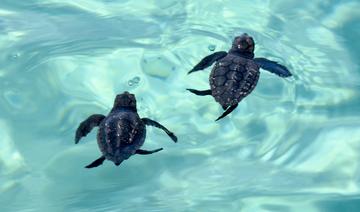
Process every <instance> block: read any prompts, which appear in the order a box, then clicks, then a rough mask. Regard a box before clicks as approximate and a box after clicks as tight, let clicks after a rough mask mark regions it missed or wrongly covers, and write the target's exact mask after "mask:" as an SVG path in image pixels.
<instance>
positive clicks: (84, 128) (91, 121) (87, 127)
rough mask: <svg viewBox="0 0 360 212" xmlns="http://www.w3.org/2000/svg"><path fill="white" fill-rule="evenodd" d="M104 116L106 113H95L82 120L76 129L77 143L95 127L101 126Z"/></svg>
mask: <svg viewBox="0 0 360 212" xmlns="http://www.w3.org/2000/svg"><path fill="white" fill-rule="evenodd" d="M104 118H105V116H104V115H101V114H94V115H91V116H89V117H88V118H87V119H86V120H85V121H83V122H81V123H80V125H79V127H78V128H77V130H76V135H75V144H77V143H79V141H80V139H81V137H84V136H86V135H87V134H88V133H89V132H90V131H91V130H92V129H93V128H94V127H97V126H99V125H100V123H101V121H102V120H103V119H104Z"/></svg>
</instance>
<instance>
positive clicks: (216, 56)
mask: <svg viewBox="0 0 360 212" xmlns="http://www.w3.org/2000/svg"><path fill="white" fill-rule="evenodd" d="M226 55H227V52H225V51H221V52H215V53H213V54H211V55H208V56H206V57H204V58H203V59H202V60H201V61H200V62H199V63H198V64H197V65H195V67H194V68H193V69H191V70H190V71H189V72H188V74H191V73H192V72H195V71H200V70H203V69H205V68H207V67H209V66H211V65H212V64H213V63H214V62H216V61H218V60H220V59H221V58H223V57H225V56H226Z"/></svg>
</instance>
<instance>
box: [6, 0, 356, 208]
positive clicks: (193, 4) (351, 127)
mask: <svg viewBox="0 0 360 212" xmlns="http://www.w3.org/2000/svg"><path fill="white" fill-rule="evenodd" d="M359 6H360V3H359V2H358V1H355V0H353V1H345V0H344V1H321V0H316V1H311V2H307V3H305V2H303V1H295V0H290V1H289V0H287V1H285V0H281V1H260V0H256V1H231V0H219V1H208V2H207V1H200V0H199V1H175V0H146V1H145V0H135V1H110V0H101V1H95V0H78V1H62V0H29V1H26V2H20V1H19V2H16V1H12V0H11V1H10V0H1V2H0V48H1V52H2V53H1V55H0V135H1V137H0V211H88V210H91V211H240V210H241V211H357V210H359V206H358V205H359V201H360V200H359V199H360V195H359V194H360V187H359V186H360V178H359V176H360V165H359V159H360V153H359V152H360V151H359V150H360V121H359V120H360V119H359V116H360V113H359V111H360V110H359V103H360V98H359V91H360V76H359V75H360V68H359V60H358V58H359V56H360V46H359V42H358V38H359V36H360V25H359V23H360V12H359V10H358V9H357V8H359ZM243 32H247V33H249V34H251V35H252V36H253V37H254V40H255V42H256V50H255V53H256V55H257V56H262V57H267V58H269V59H273V60H276V61H278V62H280V63H282V64H284V65H286V66H287V67H288V68H289V69H290V70H291V72H292V73H293V74H294V77H292V78H291V79H281V78H279V77H277V76H275V75H272V74H270V73H268V72H266V71H262V72H261V76H260V80H259V83H258V86H257V87H256V89H255V90H254V92H253V93H252V94H251V95H250V96H248V97H247V98H246V99H244V100H243V101H242V102H241V103H240V104H239V106H238V108H237V109H236V110H235V111H234V112H233V113H232V114H231V115H230V116H229V117H228V118H226V119H223V120H222V121H220V122H214V119H216V118H217V117H218V116H219V115H220V114H221V113H222V110H221V107H220V106H219V105H218V104H217V103H216V102H215V101H214V100H213V98H211V97H199V96H194V95H192V94H191V93H188V92H186V90H185V89H186V88H197V89H207V88H208V87H209V84H208V74H209V70H207V71H204V72H199V73H196V74H192V75H190V76H188V75H187V74H186V73H187V72H188V70H190V69H191V68H192V66H193V65H194V64H196V63H197V62H198V61H199V60H200V59H201V58H202V57H203V56H206V55H208V54H210V53H212V52H213V51H214V50H215V51H221V50H227V49H228V48H229V46H230V44H231V40H232V38H233V37H234V36H236V35H238V34H240V33H243ZM124 90H128V91H130V92H132V93H135V94H136V96H137V100H138V110H139V114H140V116H141V117H149V118H152V119H155V120H157V121H159V122H161V123H162V124H164V125H165V126H167V127H168V128H169V129H171V130H172V131H174V132H175V133H176V134H177V136H178V137H179V142H178V143H177V144H173V143H172V142H171V141H170V140H169V138H168V137H167V136H166V135H165V134H164V133H163V132H161V131H159V130H157V129H151V128H149V130H148V134H147V140H146V142H145V147H144V148H146V149H152V148H159V147H164V150H163V151H161V152H160V153H157V154H153V155H149V156H134V157H132V158H130V159H129V160H128V161H126V162H124V163H123V164H121V166H120V167H115V166H114V165H113V164H112V163H110V162H105V163H104V165H103V166H101V167H99V168H96V169H93V170H86V169H84V168H83V167H84V166H85V165H87V164H88V163H90V162H91V161H93V160H94V159H96V158H97V157H98V156H99V154H100V153H99V150H98V149H97V144H96V142H95V132H92V133H91V134H89V135H88V136H87V137H86V138H84V139H83V140H82V141H81V142H80V144H78V145H74V142H73V139H74V131H75V130H76V128H77V126H78V124H79V123H80V122H81V121H82V120H84V119H85V118H86V117H87V116H89V115H90V114H94V113H103V114H106V113H107V112H108V111H109V110H110V109H111V106H112V103H113V99H114V97H115V95H116V94H118V93H121V92H123V91H124Z"/></svg>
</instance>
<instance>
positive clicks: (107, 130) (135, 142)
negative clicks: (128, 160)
mask: <svg viewBox="0 0 360 212" xmlns="http://www.w3.org/2000/svg"><path fill="white" fill-rule="evenodd" d="M145 134H146V129H145V125H144V124H143V123H142V121H141V119H140V118H139V117H138V115H137V114H136V113H121V114H114V115H109V116H108V117H107V119H106V120H105V122H104V123H103V124H102V125H101V126H100V129H99V131H98V139H97V140H98V145H99V148H100V150H101V152H102V153H103V155H104V156H105V157H106V158H107V159H109V160H113V159H115V158H116V157H118V156H119V155H120V154H121V155H123V156H124V155H128V156H130V155H131V154H133V153H132V152H127V149H128V150H129V151H130V150H131V151H133V150H136V149H137V147H140V146H141V145H142V144H143V143H144V140H145ZM127 147H131V148H127ZM134 147H135V148H134Z"/></svg>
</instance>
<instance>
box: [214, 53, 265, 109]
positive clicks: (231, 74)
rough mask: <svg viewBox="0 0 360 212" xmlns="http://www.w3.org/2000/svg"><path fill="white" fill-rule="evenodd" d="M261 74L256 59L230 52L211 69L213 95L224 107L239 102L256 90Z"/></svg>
mask: <svg viewBox="0 0 360 212" xmlns="http://www.w3.org/2000/svg"><path fill="white" fill-rule="evenodd" d="M259 75H260V72H259V66H258V65H257V64H256V63H255V62H254V61H252V60H250V59H246V58H243V57H239V56H236V55H232V54H228V55H227V56H226V57H224V58H222V59H221V60H219V61H218V62H217V63H216V64H215V66H214V68H213V69H212V71H211V74H210V78H209V81H210V87H211V92H212V96H213V97H214V98H215V100H216V101H217V102H219V103H220V104H221V106H223V107H229V106H231V105H234V104H237V103H239V102H240V101H241V100H242V99H243V98H244V97H246V96H247V95H249V94H250V93H251V92H252V91H253V90H254V88H255V86H256V84H257V82H258V80H259Z"/></svg>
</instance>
